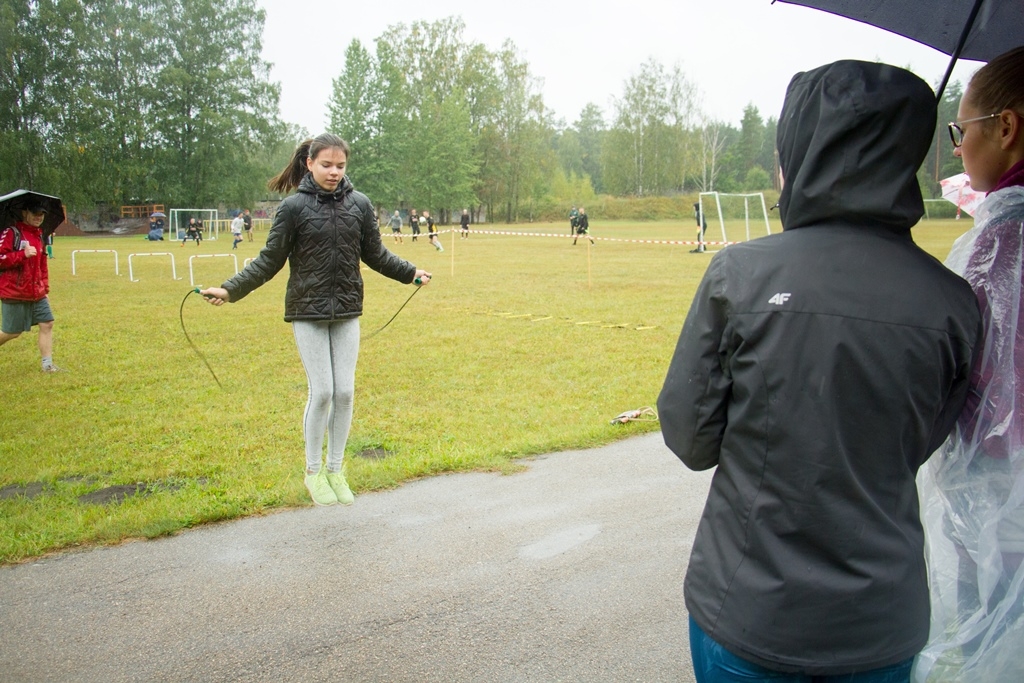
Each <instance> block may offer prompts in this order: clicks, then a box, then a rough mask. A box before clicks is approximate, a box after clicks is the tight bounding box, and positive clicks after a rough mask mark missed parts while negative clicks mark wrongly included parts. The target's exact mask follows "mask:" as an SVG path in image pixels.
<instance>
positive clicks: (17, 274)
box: [0, 221, 50, 301]
mask: <svg viewBox="0 0 1024 683" xmlns="http://www.w3.org/2000/svg"><path fill="white" fill-rule="evenodd" d="M15 227H16V228H17V230H18V232H20V233H21V237H20V238H18V241H15V237H16V236H15V234H14V233H15V231H14V230H13V229H12V228H9V227H8V228H4V230H3V232H0V299H10V300H14V301H39V300H40V299H42V298H43V297H44V296H46V295H47V293H48V292H49V291H50V270H49V267H48V266H47V263H46V260H47V259H46V247H45V246H44V245H43V234H42V232H41V231H40V230H39V228H36V227H33V226H31V225H28V224H27V223H22V222H21V221H18V222H17V223H16V224H15ZM25 241H27V242H28V243H29V244H31V245H32V246H33V247H35V248H36V255H35V256H32V257H28V256H25V250H24V249H22V248H21V244H20V242H25Z"/></svg>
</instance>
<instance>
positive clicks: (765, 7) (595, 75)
mask: <svg viewBox="0 0 1024 683" xmlns="http://www.w3.org/2000/svg"><path fill="white" fill-rule="evenodd" d="M258 2H259V4H261V5H262V6H263V8H264V9H265V10H266V12H267V21H266V27H265V30H264V36H263V56H264V59H266V60H267V61H268V62H271V63H272V64H273V68H272V71H271V77H272V79H273V80H276V81H278V82H279V83H280V84H281V115H282V117H283V118H284V120H286V121H288V122H291V123H297V124H299V125H302V126H304V127H305V128H306V129H307V130H308V131H309V132H310V133H311V134H314V135H315V134H317V133H319V132H322V131H323V129H324V127H325V126H326V122H327V101H328V99H329V98H330V94H331V81H332V79H333V78H335V77H337V76H338V74H339V73H340V72H341V69H342V67H343V66H344V53H345V48H346V47H347V46H348V44H349V43H350V42H351V40H352V39H353V38H358V39H359V40H360V41H362V42H363V44H364V45H365V46H366V47H367V49H369V50H370V51H371V52H372V51H373V50H374V42H373V41H374V39H375V38H377V37H378V36H380V34H381V33H383V32H384V30H385V29H386V28H387V27H388V26H391V25H393V24H398V23H404V24H407V25H408V24H410V23H412V22H413V21H420V20H422V21H435V20H437V19H441V18H444V17H448V16H460V17H462V19H463V21H464V22H465V24H466V30H465V37H466V39H467V40H470V41H475V42H481V43H484V44H485V45H487V46H488V47H489V48H491V49H497V48H498V47H500V45H501V44H502V42H503V41H504V40H505V39H506V38H508V39H511V40H512V41H513V42H514V43H515V44H516V46H517V47H518V48H519V50H520V53H521V54H522V56H523V57H524V58H525V59H526V61H527V62H528V63H529V65H530V70H531V73H532V74H533V75H534V76H535V77H537V78H539V79H541V82H542V91H543V95H544V101H545V103H546V104H547V106H548V107H549V108H551V109H553V110H554V111H555V113H556V115H557V116H558V117H560V118H562V119H564V120H565V121H566V123H570V124H571V123H572V122H573V121H575V120H576V119H577V118H578V116H579V112H580V110H581V109H582V108H583V106H584V105H585V104H586V103H587V102H594V103H595V104H597V105H598V106H599V107H601V108H602V110H603V111H604V112H605V121H606V123H607V122H609V120H610V119H611V112H612V97H617V96H621V94H622V85H623V81H624V80H625V79H626V78H627V77H628V76H629V75H630V74H632V73H635V72H636V71H638V69H639V66H640V64H641V63H642V62H644V61H646V60H647V59H648V58H650V57H654V58H655V59H657V60H659V61H660V62H662V63H663V64H664V65H665V66H667V67H671V66H672V65H673V64H675V63H677V62H678V63H680V64H681V65H682V67H683V70H684V71H685V73H686V74H687V76H688V77H689V78H690V80H692V81H693V82H694V83H696V84H697V86H698V87H699V88H700V90H701V92H702V94H703V107H704V110H705V111H706V112H707V113H708V114H709V115H711V116H713V117H715V118H718V119H720V120H723V121H726V122H729V123H733V124H734V125H735V124H738V123H739V120H740V118H741V116H742V114H743V108H744V106H746V105H747V103H750V102H752V103H753V104H754V105H755V106H756V107H757V108H758V109H759V110H760V112H761V115H762V116H763V117H764V118H768V117H769V116H776V117H777V116H778V113H779V111H780V109H781V108H782V99H783V96H784V94H785V89H786V85H787V84H788V83H789V79H790V77H791V76H792V75H793V74H794V73H796V72H798V71H805V70H807V69H811V68H814V67H816V66H820V65H822V64H825V63H828V62H831V61H835V60H837V59H864V60H868V61H875V60H881V61H884V62H888V63H890V64H896V65H897V66H904V67H909V68H910V69H911V70H912V71H914V72H915V73H917V74H918V75H919V76H921V77H922V78H923V79H924V80H925V81H927V82H928V83H930V84H932V85H933V86H934V85H935V84H936V83H937V82H938V80H939V79H940V78H941V77H942V74H943V72H944V70H945V68H946V64H947V63H948V61H949V58H948V57H946V56H945V55H943V54H941V53H939V52H938V51H936V50H933V49H931V48H929V47H925V46H923V45H919V44H917V43H914V42H913V41H910V40H908V39H906V38H902V37H900V36H897V35H894V34H891V33H888V32H886V31H882V30H881V29H877V28H874V27H872V26H867V25H864V24H859V23H857V22H854V21H850V20H848V19H842V18H840V17H835V16H832V15H830V14H827V13H825V12H821V11H818V10H813V9H808V8H805V7H797V6H793V5H784V4H775V5H772V4H771V2H770V0H731V1H730V0H708V1H707V2H695V1H694V0H674V1H673V0H632V1H625V0H591V1H590V2H581V1H580V0H572V1H570V0H518V2H507V1H502V2H494V1H493V0H366V1H364V2H352V3H346V2H338V0H258ZM979 66H980V63H978V62H962V63H961V64H960V65H959V66H958V67H957V69H956V70H955V71H954V74H953V80H960V81H961V82H962V83H966V81H967V79H968V78H969V77H970V75H971V74H972V73H973V72H974V71H975V70H976V69H977V68H978V67H979Z"/></svg>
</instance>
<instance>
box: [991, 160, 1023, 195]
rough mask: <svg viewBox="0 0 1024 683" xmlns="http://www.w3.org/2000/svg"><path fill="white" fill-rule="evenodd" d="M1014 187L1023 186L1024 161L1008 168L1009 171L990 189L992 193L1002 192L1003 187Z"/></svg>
mask: <svg viewBox="0 0 1024 683" xmlns="http://www.w3.org/2000/svg"><path fill="white" fill-rule="evenodd" d="M1015 185H1020V186H1024V161H1018V162H1017V163H1016V164H1014V165H1013V166H1011V167H1010V170H1009V171H1007V172H1006V173H1004V174H1003V177H1002V178H1000V179H999V182H998V183H996V186H995V187H993V188H992V191H993V192H995V191H996V190H1002V189H1003V188H1005V187H1013V186H1015Z"/></svg>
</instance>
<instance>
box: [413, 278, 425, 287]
mask: <svg viewBox="0 0 1024 683" xmlns="http://www.w3.org/2000/svg"><path fill="white" fill-rule="evenodd" d="M413 282H415V283H416V286H420V285H422V284H423V278H421V277H418V278H416V279H415V280H413Z"/></svg>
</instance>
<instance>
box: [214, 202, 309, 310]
mask: <svg viewBox="0 0 1024 683" xmlns="http://www.w3.org/2000/svg"><path fill="white" fill-rule="evenodd" d="M298 210H299V208H298V207H297V205H296V204H294V203H292V202H288V201H284V202H281V205H280V206H279V207H278V209H277V213H276V214H275V215H274V224H273V225H272V226H271V228H270V234H269V235H268V236H267V245H266V246H265V247H263V249H261V250H260V254H259V256H257V257H256V258H255V260H253V261H251V262H250V263H249V265H248V266H246V267H245V268H243V269H242V272H240V273H238V274H237V275H235V276H234V277H233V278H231V279H230V280H228V281H227V282H225V283H224V284H223V285H221V286H222V287H223V288H224V289H226V290H228V294H229V295H230V296H231V301H232V302H235V301H239V300H241V299H243V298H245V297H246V296H247V295H248V294H249V293H250V292H251V291H253V290H254V289H256V288H257V287H259V286H260V285H264V284H266V283H267V282H269V281H270V279H271V278H273V277H274V276H275V275H277V274H278V273H279V272H281V269H282V268H284V264H285V263H287V262H288V255H289V254H291V252H292V247H294V246H295V233H296V229H295V214H296V213H297V212H298Z"/></svg>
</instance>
